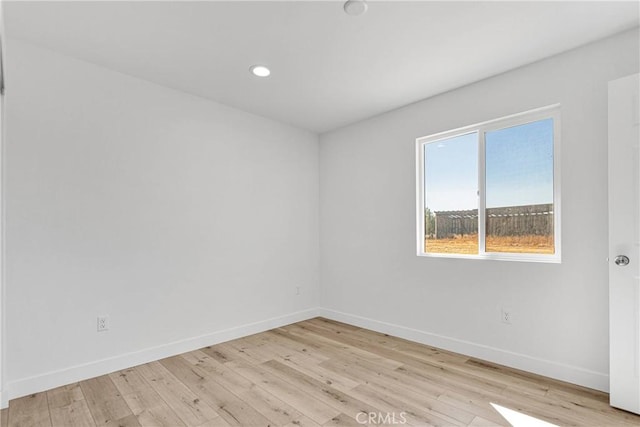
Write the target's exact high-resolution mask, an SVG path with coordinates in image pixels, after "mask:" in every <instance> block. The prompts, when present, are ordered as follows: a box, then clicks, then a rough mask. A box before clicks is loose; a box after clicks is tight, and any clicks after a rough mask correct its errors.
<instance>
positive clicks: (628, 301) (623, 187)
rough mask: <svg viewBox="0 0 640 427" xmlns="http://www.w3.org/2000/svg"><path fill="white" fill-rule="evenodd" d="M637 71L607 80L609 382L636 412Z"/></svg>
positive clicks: (639, 311)
mask: <svg viewBox="0 0 640 427" xmlns="http://www.w3.org/2000/svg"><path fill="white" fill-rule="evenodd" d="M639 83H640V75H638V74H636V75H632V76H628V77H624V78H622V79H619V80H614V81H612V82H609V352H610V357H609V364H610V365H609V386H610V402H611V406H615V407H617V408H621V409H625V410H627V411H631V412H635V413H640V253H639V252H640V251H639V249H640V226H639V222H640V175H638V170H639V169H640V153H639V151H640V133H639V131H638V128H639V122H640V111H639V107H638V99H639V98H640V95H639V92H640V86H639Z"/></svg>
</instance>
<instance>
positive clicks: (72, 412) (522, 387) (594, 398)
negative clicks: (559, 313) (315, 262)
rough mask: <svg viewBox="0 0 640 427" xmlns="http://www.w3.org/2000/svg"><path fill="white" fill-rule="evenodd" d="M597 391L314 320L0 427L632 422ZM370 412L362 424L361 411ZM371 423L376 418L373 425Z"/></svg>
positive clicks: (65, 400) (123, 380)
mask: <svg viewBox="0 0 640 427" xmlns="http://www.w3.org/2000/svg"><path fill="white" fill-rule="evenodd" d="M608 398H609V396H608V394H606V393H603V392H600V391H596V390H590V389H587V388H585V387H580V386H575V385H572V384H568V383H565V382H562V381H559V380H554V379H550V378H544V377H541V376H538V375H535V374H532V373H529V372H524V371H520V370H517V369H513V368H509V367H505V366H502V365H496V364H493V363H489V362H485V361H482V360H478V359H474V358H471V357H468V356H464V355H459V354H456V353H452V352H449V351H445V350H441V349H438V348H434V347H430V346H425V345H422V344H419V343H415V342H411V341H408V340H405V339H402V338H398V337H393V336H390V335H387V334H383V333H378V332H373V331H369V330H366V329H363V328H360V327H356V326H350V325H346V324H343V323H340V322H335V321H332V320H328V319H323V318H316V319H311V320H308V321H303V322H299V323H296V324H292V325H287V326H283V327H280V328H276V329H273V330H271V331H267V332H263V333H260V334H256V335H252V336H248V337H244V338H239V339H236V340H232V341H229V342H225V343H222V344H217V345H212V346H209V347H205V348H203V349H201V350H196V351H192V352H188V353H184V354H182V355H179V356H175V357H171V358H168V359H163V360H161V361H158V362H152V363H148V364H145V365H141V366H137V367H134V368H131V369H125V370H123V371H120V372H116V373H113V374H110V375H108V376H102V377H97V378H93V379H91V380H87V381H82V382H81V383H79V384H71V385H68V386H65V387H59V388H57V389H53V390H49V391H47V392H45V393H37V394H34V395H32V396H26V397H23V398H20V399H15V400H12V401H11V402H10V405H9V409H8V411H7V410H5V411H3V412H2V417H0V420H1V421H2V424H3V425H2V426H0V427H5V426H6V425H9V426H11V427H17V426H26V427H57V426H61V427H74V426H79V427H80V426H81V427H85V426H87V427H93V426H100V427H101V426H112V427H115V426H122V427H128V426H141V425H142V426H153V427H156V426H158V427H162V426H171V427H173V426H175V427H181V426H190V427H191V426H193V427H228V426H270V427H276V426H288V427H319V426H361V425H366V424H361V423H359V422H358V420H360V421H366V422H367V424H369V425H370V426H373V425H376V426H377V425H385V423H386V425H398V424H397V423H396V424H393V423H392V422H391V420H392V419H391V418H389V417H391V416H392V414H394V415H395V420H396V421H397V420H398V418H399V415H400V413H404V416H405V418H406V423H405V425H407V426H423V425H432V426H471V427H487V426H500V427H503V426H504V427H506V426H509V423H508V421H507V420H506V419H504V418H503V417H502V415H501V414H500V413H499V412H498V411H497V410H496V408H495V407H494V406H493V405H500V406H503V407H505V408H508V409H510V410H514V411H517V412H520V413H522V414H526V415H528V416H531V417H533V418H537V419H540V420H543V421H546V422H550V423H552V424H555V425H558V426H589V427H596V426H597V427H600V426H603V427H604V426H606V427H613V426H616V427H617V426H621V427H622V426H634V427H636V426H639V425H640V416H637V415H634V414H631V413H628V412H624V411H620V410H618V409H615V408H612V407H610V406H609V401H608ZM369 415H371V416H373V417H374V418H376V417H377V419H376V420H375V422H373V421H371V422H369V420H368V419H365V418H368V416H369ZM381 423H382V424H381Z"/></svg>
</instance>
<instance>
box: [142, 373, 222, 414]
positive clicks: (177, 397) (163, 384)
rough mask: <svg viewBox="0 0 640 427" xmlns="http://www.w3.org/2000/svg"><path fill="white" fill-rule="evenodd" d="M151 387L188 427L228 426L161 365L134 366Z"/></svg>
mask: <svg viewBox="0 0 640 427" xmlns="http://www.w3.org/2000/svg"><path fill="white" fill-rule="evenodd" d="M135 370H136V371H137V372H138V373H140V375H142V376H143V377H144V378H145V379H146V380H147V382H148V383H149V384H150V385H151V387H152V388H153V389H154V390H155V391H156V393H158V394H159V395H160V397H162V399H163V400H164V401H165V402H166V403H167V406H169V407H170V408H171V409H173V411H174V412H175V413H176V415H177V416H178V417H180V419H181V420H182V421H183V422H184V423H185V424H186V425H188V426H201V425H205V424H207V423H209V424H210V425H228V423H227V422H226V421H224V419H222V418H221V417H220V415H219V414H218V413H217V412H216V411H215V410H214V409H213V408H212V407H211V406H210V405H208V404H207V403H206V402H204V401H202V400H201V399H200V398H199V397H198V395H197V394H196V393H194V392H192V391H191V389H189V388H188V387H187V386H185V385H184V383H182V381H180V379H178V378H177V377H175V376H174V375H173V374H172V373H171V372H169V371H168V370H167V369H166V368H165V367H164V366H163V365H162V364H161V363H159V362H152V363H147V364H145V365H140V366H136V368H135Z"/></svg>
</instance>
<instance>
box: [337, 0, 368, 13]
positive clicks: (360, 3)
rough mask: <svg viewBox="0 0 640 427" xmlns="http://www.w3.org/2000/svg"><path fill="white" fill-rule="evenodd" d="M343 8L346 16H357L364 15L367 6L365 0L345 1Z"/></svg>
mask: <svg viewBox="0 0 640 427" xmlns="http://www.w3.org/2000/svg"><path fill="white" fill-rule="evenodd" d="M343 7H344V11H345V13H346V14H347V15H351V16H358V15H362V14H363V13H365V12H366V11H367V9H368V8H369V5H368V4H367V2H366V1H365V0H347V2H346V3H345V4H344V6H343Z"/></svg>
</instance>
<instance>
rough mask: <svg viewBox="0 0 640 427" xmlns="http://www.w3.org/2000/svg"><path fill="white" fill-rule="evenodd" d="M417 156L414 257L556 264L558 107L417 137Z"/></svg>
mask: <svg viewBox="0 0 640 427" xmlns="http://www.w3.org/2000/svg"><path fill="white" fill-rule="evenodd" d="M453 148H456V149H455V150H454V149H453ZM445 149H448V150H449V151H450V153H449V154H446V153H445V151H446V150H445ZM417 154H418V231H419V234H418V255H425V256H443V257H462V258H478V259H484V258H489V259H506V260H520V261H545V262H560V239H559V235H560V229H559V228H560V227H559V225H560V197H559V196H560V194H559V189H560V180H559V178H560V175H559V107H558V106H552V107H545V108H542V109H539V110H535V111H531V112H527V113H522V114H518V115H514V116H510V117H506V118H503V119H498V120H493V121H490V122H486V123H482V124H478V125H473V126H468V127H465V128H461V129H458V130H454V131H450V132H444V133H441V134H437V135H432V136H428V137H424V138H419V139H418V140H417ZM440 162H441V163H440ZM462 165H464V169H465V171H464V172H459V173H458V175H456V172H457V171H460V170H461V168H462V167H463V166H462ZM474 173H476V175H475V182H474V181H473V179H472V178H470V177H472V176H473V174H474ZM432 192H433V194H432ZM443 193H444V194H443ZM447 193H448V197H447ZM471 193H473V194H471ZM457 194H460V195H461V196H460V197H456V195H457ZM473 196H475V202H474V201H473V200H472V199H473ZM448 199H449V201H448V202H447V203H445V201H446V200H448ZM476 242H477V243H476Z"/></svg>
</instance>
